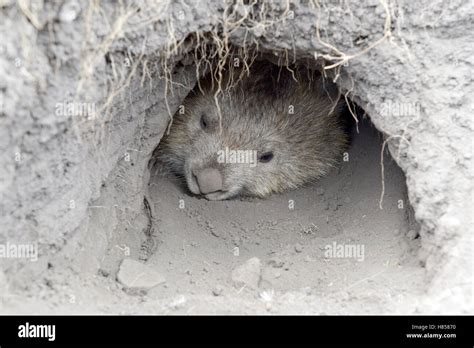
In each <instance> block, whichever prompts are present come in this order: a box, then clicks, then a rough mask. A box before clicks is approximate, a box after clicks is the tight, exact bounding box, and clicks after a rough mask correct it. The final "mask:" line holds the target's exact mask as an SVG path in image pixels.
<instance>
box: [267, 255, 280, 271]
mask: <svg viewBox="0 0 474 348" xmlns="http://www.w3.org/2000/svg"><path fill="white" fill-rule="evenodd" d="M268 264H269V265H270V266H272V267H274V268H282V267H283V264H284V262H283V260H282V259H280V258H278V257H272V258H271V259H270V260H268Z"/></svg>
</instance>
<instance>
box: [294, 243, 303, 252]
mask: <svg viewBox="0 0 474 348" xmlns="http://www.w3.org/2000/svg"><path fill="white" fill-rule="evenodd" d="M295 251H296V252H297V253H300V252H302V251H303V246H302V245H301V244H300V243H296V245H295Z"/></svg>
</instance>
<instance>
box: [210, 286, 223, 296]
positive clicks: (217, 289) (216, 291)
mask: <svg viewBox="0 0 474 348" xmlns="http://www.w3.org/2000/svg"><path fill="white" fill-rule="evenodd" d="M223 292H224V288H223V287H222V286H220V285H217V286H216V287H215V288H214V289H213V290H212V294H213V295H214V296H221V295H222V293H223Z"/></svg>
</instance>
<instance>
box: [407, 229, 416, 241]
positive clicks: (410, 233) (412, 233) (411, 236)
mask: <svg viewBox="0 0 474 348" xmlns="http://www.w3.org/2000/svg"><path fill="white" fill-rule="evenodd" d="M417 236H418V233H416V232H415V231H413V230H410V231H408V232H407V238H408V239H410V240H413V239H415V238H416V237H417Z"/></svg>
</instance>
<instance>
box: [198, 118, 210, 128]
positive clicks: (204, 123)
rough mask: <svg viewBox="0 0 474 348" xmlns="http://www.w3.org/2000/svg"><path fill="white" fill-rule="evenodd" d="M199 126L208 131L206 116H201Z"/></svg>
mask: <svg viewBox="0 0 474 348" xmlns="http://www.w3.org/2000/svg"><path fill="white" fill-rule="evenodd" d="M199 124H200V125H201V128H202V129H206V128H207V126H208V123H207V120H206V115H202V116H201V120H200V121H199Z"/></svg>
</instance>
